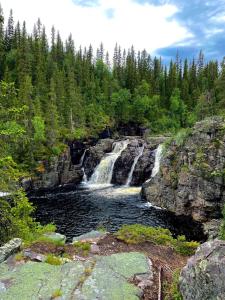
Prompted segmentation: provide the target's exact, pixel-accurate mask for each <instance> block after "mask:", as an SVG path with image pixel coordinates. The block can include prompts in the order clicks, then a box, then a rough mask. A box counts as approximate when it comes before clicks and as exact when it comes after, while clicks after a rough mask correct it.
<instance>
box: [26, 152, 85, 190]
mask: <svg viewBox="0 0 225 300" xmlns="http://www.w3.org/2000/svg"><path fill="white" fill-rule="evenodd" d="M41 164H42V165H43V167H42V168H41V170H40V171H39V170H38V173H37V176H36V177H33V178H32V179H31V182H30V188H31V189H32V190H38V189H49V188H54V187H56V186H58V185H64V184H70V183H71V184H78V183H80V182H81V181H82V178H83V174H84V173H83V171H82V169H81V166H80V165H79V164H78V165H74V164H73V163H72V160H71V154H70V148H69V147H68V148H67V149H66V150H65V151H64V152H63V154H61V155H60V156H59V157H55V158H53V159H52V160H51V161H44V162H43V163H41ZM23 185H24V186H26V187H27V186H28V184H27V182H24V184H23Z"/></svg>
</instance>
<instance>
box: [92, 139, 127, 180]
mask: <svg viewBox="0 0 225 300" xmlns="http://www.w3.org/2000/svg"><path fill="white" fill-rule="evenodd" d="M128 143H129V140H125V141H120V142H115V143H114V144H113V151H112V152H111V153H108V154H106V155H105V156H104V157H103V158H102V160H101V161H100V163H99V165H98V166H97V167H96V169H95V171H94V173H93V174H92V176H91V178H90V180H89V181H88V184H110V183H111V180H112V175H113V168H114V165H115V162H116V160H117V158H118V157H119V156H120V155H121V153H122V152H123V150H125V149H126V147H127V145H128Z"/></svg>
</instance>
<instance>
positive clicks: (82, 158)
mask: <svg viewBox="0 0 225 300" xmlns="http://www.w3.org/2000/svg"><path fill="white" fill-rule="evenodd" d="M86 152H87V149H85V150H84V153H83V155H82V156H81V159H80V165H81V166H83V162H84V158H85V155H86Z"/></svg>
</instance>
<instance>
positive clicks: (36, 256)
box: [23, 250, 46, 262]
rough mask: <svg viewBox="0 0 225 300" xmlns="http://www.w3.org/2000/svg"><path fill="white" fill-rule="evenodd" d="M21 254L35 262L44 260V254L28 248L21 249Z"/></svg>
mask: <svg viewBox="0 0 225 300" xmlns="http://www.w3.org/2000/svg"><path fill="white" fill-rule="evenodd" d="M23 256H24V257H26V258H29V259H30V260H32V261H37V262H44V261H45V260H46V256H45V255H43V254H40V253H36V252H33V251H29V250H26V251H23Z"/></svg>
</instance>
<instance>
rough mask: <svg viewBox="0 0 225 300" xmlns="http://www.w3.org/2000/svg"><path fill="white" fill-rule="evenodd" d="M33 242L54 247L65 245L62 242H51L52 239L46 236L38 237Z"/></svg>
mask: <svg viewBox="0 0 225 300" xmlns="http://www.w3.org/2000/svg"><path fill="white" fill-rule="evenodd" d="M35 242H42V243H50V244H53V245H55V246H64V245H65V242H64V241H57V240H53V239H51V238H49V237H47V236H40V237H39V238H37V239H36V240H35Z"/></svg>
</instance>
